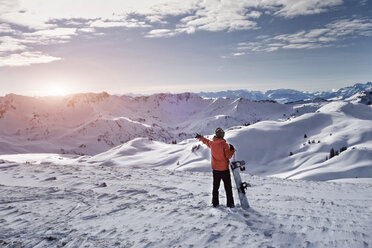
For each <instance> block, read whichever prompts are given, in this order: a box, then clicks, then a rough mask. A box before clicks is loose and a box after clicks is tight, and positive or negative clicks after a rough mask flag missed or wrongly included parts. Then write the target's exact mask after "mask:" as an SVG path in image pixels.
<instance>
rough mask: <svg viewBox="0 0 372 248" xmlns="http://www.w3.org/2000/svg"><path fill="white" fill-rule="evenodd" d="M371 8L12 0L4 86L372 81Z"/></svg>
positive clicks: (0, 11)
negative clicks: (30, 0)
mask: <svg viewBox="0 0 372 248" xmlns="http://www.w3.org/2000/svg"><path fill="white" fill-rule="evenodd" d="M82 9H83V10H84V11H81V10H82ZM371 16H372V2H371V1H365V0H353V1H352V0H324V1H321V2H319V1H318V0H311V1H309V0H299V1H294V2H293V1H281V2H277V3H274V2H270V1H264V2H262V1H258V0H257V1H256V0H254V1H246V0H244V1H239V2H235V1H231V0H226V1H215V0H211V1H201V0H191V1H187V2H184V1H180V0H154V1H150V2H148V1H124V2H123V1H118V0H108V1H105V2H103V1H94V2H89V3H87V2H86V1H83V0H74V1H72V0H64V1H62V0H55V1H47V0H40V1H38V2H37V3H35V2H29V1H26V0H2V5H1V6H0V21H1V23H0V78H1V80H0V86H1V87H0V95H5V94H7V93H17V94H22V95H38V96H41V95H64V94H72V93H78V92H102V91H106V92H110V93H112V94H121V93H122V92H123V93H126V94H130V93H132V94H155V93H158V92H164V89H166V90H167V92H173V93H176V92H185V91H191V92H201V91H204V92H216V91H224V90H239V89H246V90H254V91H267V90H272V89H282V88H283V89H294V90H299V91H309V92H314V91H329V90H332V89H338V88H341V87H345V85H350V84H354V83H355V82H368V81H371V68H372V60H371V57H372V46H371V44H372V18H371Z"/></svg>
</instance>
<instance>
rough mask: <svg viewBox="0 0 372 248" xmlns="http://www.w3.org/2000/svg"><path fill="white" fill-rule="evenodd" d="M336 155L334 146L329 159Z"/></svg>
mask: <svg viewBox="0 0 372 248" xmlns="http://www.w3.org/2000/svg"><path fill="white" fill-rule="evenodd" d="M334 156H335V150H334V149H333V147H332V148H331V150H330V151H329V159H331V158H333V157H334Z"/></svg>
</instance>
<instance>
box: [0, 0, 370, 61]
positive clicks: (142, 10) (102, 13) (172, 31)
mask: <svg viewBox="0 0 372 248" xmlns="http://www.w3.org/2000/svg"><path fill="white" fill-rule="evenodd" d="M342 3H343V1H342V0H239V1H236V0H222V1H221V0H188V1H184V0H151V1H147V0H125V1H123V0H106V1H104V2H102V1H86V0H53V1H51V0H37V1H36V2H35V1H30V0H0V34H1V35H5V37H8V38H4V36H3V37H1V38H2V39H1V40H0V42H1V46H2V48H0V49H1V50H0V55H1V56H2V61H3V62H2V65H4V64H5V62H4V60H6V59H8V60H9V61H15V59H18V61H20V60H21V58H25V60H27V61H30V62H32V61H36V62H35V63H39V62H38V60H37V59H35V58H36V57H38V56H39V57H40V61H48V59H49V61H54V60H55V59H56V58H55V57H53V56H49V55H44V54H42V53H40V52H38V51H35V50H40V48H37V49H35V48H36V46H39V45H49V44H59V43H66V42H69V41H70V40H71V39H73V38H74V37H76V36H78V35H102V34H104V33H105V32H109V30H110V29H111V28H123V29H128V28H144V29H147V30H146V32H145V36H146V37H148V38H159V37H172V36H175V35H178V34H182V33H185V34H193V33H195V32H198V31H208V32H218V31H227V32H233V31H237V30H254V29H259V28H260V26H259V24H258V19H259V18H260V17H261V16H262V15H263V14H266V15H272V16H280V17H284V18H293V17H295V16H299V15H311V14H316V13H322V12H326V11H330V10H332V8H334V7H335V6H338V5H340V4H342ZM148 29H150V30H149V31H148ZM317 32H323V31H320V30H318V31H313V32H312V33H307V34H306V35H307V36H305V37H302V35H301V34H298V37H297V39H298V42H297V43H293V42H292V41H293V40H294V38H293V37H292V38H293V39H292V41H288V40H285V39H286V38H288V37H283V39H280V38H279V37H277V41H276V42H275V43H278V42H280V43H281V44H282V45H281V46H279V45H278V46H272V45H270V43H272V42H271V41H269V40H267V41H265V40H264V43H265V42H266V43H267V44H264V45H258V44H246V45H245V47H251V49H255V50H266V51H274V50H278V49H284V48H286V49H290V48H295V47H297V48H299V47H302V48H305V47H306V48H311V47H315V45H314V44H308V43H306V40H308V39H316V38H318V43H317V44H321V43H330V42H331V39H332V36H327V35H324V34H318V33H317ZM324 32H326V31H324ZM327 32H328V31H327ZM344 32H348V31H344ZM368 32H371V31H370V30H369V29H367V30H364V35H367V34H368ZM289 38H291V37H289ZM301 39H302V41H301ZM243 47H244V46H242V47H240V49H242V48H243ZM242 50H244V49H242ZM248 50H249V49H248ZM240 53H247V51H238V52H236V54H240ZM4 54H5V55H4ZM235 56H237V55H235ZM26 58H28V59H26ZM10 64H14V63H8V64H7V65H10ZM15 64H17V63H15ZM20 64H21V63H20ZM25 64H28V63H25ZM17 65H18V64H17ZM0 66H1V65H0Z"/></svg>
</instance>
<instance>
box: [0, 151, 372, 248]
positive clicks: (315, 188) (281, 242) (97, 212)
mask: <svg viewBox="0 0 372 248" xmlns="http://www.w3.org/2000/svg"><path fill="white" fill-rule="evenodd" d="M133 145H140V144H133ZM2 157H3V156H2ZM7 159H9V160H13V161H18V162H6V161H3V162H2V163H0V182H1V184H0V246H1V247H4V248H13V247H140V248H142V247H155V248H157V247H161V248H163V247H288V248H290V247H296V248H297V247H335V248H336V247H337V248H350V247H369V246H370V245H371V244H372V236H371V232H370V228H371V226H372V222H371V220H372V209H371V206H372V196H371V186H372V184H371V183H360V184H350V183H332V182H331V183H330V182H311V181H301V180H283V179H279V178H265V177H258V176H250V175H247V174H244V175H242V178H243V180H245V181H247V182H249V183H250V184H251V187H250V188H248V190H247V196H248V199H249V202H250V205H251V208H250V209H249V210H248V211H244V210H242V209H241V208H240V206H239V201H238V197H237V194H236V189H234V197H235V203H236V206H237V208H235V209H234V210H230V209H227V208H225V207H223V206H222V207H219V208H212V207H211V204H210V200H211V187H212V176H211V173H210V172H208V173H203V172H187V171H170V170H164V169H163V168H128V167H127V166H124V165H123V166H100V165H98V164H84V163H83V162H79V161H80V160H81V158H71V157H65V156H59V155H23V156H20V155H13V156H7ZM22 160H23V162H26V161H27V164H25V163H22ZM221 191H222V192H221V193H220V198H221V203H222V204H224V203H225V201H226V200H225V197H224V193H223V190H221Z"/></svg>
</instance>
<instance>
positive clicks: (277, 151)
mask: <svg viewBox="0 0 372 248" xmlns="http://www.w3.org/2000/svg"><path fill="white" fill-rule="evenodd" d="M303 107H308V106H303ZM211 137H212V136H210V138H211ZM304 137H306V138H304ZM226 139H227V141H228V142H229V143H231V144H234V146H235V147H236V148H237V153H236V159H239V160H240V159H244V160H245V161H246V162H247V171H246V172H248V173H251V174H255V175H261V176H277V177H282V178H296V179H297V178H302V179H311V180H321V181H323V180H334V179H344V178H372V162H371V161H372V108H371V106H367V105H363V104H353V103H347V102H342V101H339V102H331V103H328V104H327V105H325V106H323V107H321V108H320V109H319V110H317V111H316V112H315V113H308V114H304V115H302V116H300V117H296V118H290V119H289V120H287V121H281V122H279V121H262V122H259V123H256V124H254V125H250V126H246V127H245V126H241V127H236V128H233V129H231V130H229V131H227V132H226ZM343 147H346V151H342V152H341V153H340V154H339V155H338V156H335V157H332V158H329V157H330V155H329V154H330V150H331V149H332V148H333V149H334V150H335V151H339V152H340V150H341V148H343ZM209 154H210V152H209V150H208V148H206V147H205V146H204V145H202V144H201V143H200V142H198V141H197V140H195V139H190V140H185V141H183V142H180V143H178V144H164V143H161V142H154V141H149V140H148V139H140V138H139V139H135V140H132V141H131V142H128V143H126V144H123V145H121V146H118V147H115V148H114V149H111V150H109V151H107V152H104V153H101V154H98V155H95V156H93V157H91V158H89V160H88V161H89V162H90V163H100V164H103V165H105V164H110V165H125V166H133V167H146V168H147V167H166V168H168V169H180V170H191V171H209V170H210V165H209V160H210V155H209Z"/></svg>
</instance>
